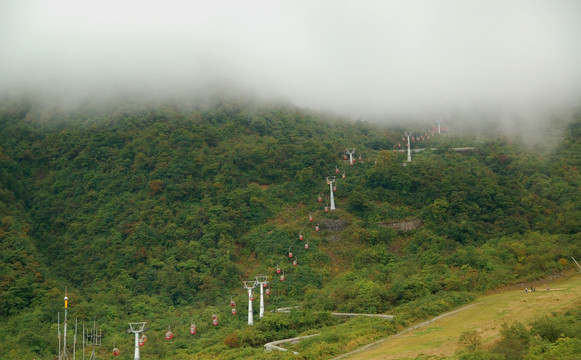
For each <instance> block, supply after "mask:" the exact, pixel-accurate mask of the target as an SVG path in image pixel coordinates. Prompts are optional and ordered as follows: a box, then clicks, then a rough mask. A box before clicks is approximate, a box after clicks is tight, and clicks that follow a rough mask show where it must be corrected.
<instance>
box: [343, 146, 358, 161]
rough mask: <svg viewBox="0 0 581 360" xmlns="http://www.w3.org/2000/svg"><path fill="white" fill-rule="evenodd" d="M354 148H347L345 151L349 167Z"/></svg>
mask: <svg viewBox="0 0 581 360" xmlns="http://www.w3.org/2000/svg"><path fill="white" fill-rule="evenodd" d="M355 150H357V149H356V148H348V149H345V152H346V153H347V154H349V165H353V154H354V153H355Z"/></svg>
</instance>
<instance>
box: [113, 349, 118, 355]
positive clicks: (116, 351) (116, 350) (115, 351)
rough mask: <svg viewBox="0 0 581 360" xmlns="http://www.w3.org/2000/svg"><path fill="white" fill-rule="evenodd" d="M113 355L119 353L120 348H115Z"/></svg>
mask: <svg viewBox="0 0 581 360" xmlns="http://www.w3.org/2000/svg"><path fill="white" fill-rule="evenodd" d="M113 355H115V356H117V355H119V349H117V348H113Z"/></svg>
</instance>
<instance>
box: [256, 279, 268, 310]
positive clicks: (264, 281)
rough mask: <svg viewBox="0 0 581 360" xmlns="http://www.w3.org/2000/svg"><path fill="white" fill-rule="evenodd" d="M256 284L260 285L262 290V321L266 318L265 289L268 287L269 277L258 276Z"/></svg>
mask: <svg viewBox="0 0 581 360" xmlns="http://www.w3.org/2000/svg"><path fill="white" fill-rule="evenodd" d="M256 283H257V284H258V287H259V288H260V313H259V314H260V315H259V316H260V318H261V319H262V317H263V316H264V288H265V287H267V286H268V276H263V275H260V276H257V277H256Z"/></svg>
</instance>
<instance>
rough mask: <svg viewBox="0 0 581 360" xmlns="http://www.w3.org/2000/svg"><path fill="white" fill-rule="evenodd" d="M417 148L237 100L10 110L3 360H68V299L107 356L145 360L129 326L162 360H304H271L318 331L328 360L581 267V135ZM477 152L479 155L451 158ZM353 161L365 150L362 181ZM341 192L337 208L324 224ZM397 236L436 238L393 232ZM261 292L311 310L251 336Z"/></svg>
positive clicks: (450, 140)
mask: <svg viewBox="0 0 581 360" xmlns="http://www.w3.org/2000/svg"><path fill="white" fill-rule="evenodd" d="M426 125H429V124H426ZM403 130H404V129H398V128H392V129H389V128H382V127H379V126H375V125H372V124H368V123H365V122H361V121H357V122H353V121H349V120H348V119H342V118H340V117H337V116H332V115H328V114H318V113H313V112H310V111H305V110H303V109H300V108H296V107H293V106H290V105H280V104H263V103H259V102H255V101H251V100H242V99H232V98H230V99H227V98H223V97H216V98H209V99H207V100H206V101H205V102H203V103H202V102H200V103H198V104H196V105H188V106H185V105H181V104H175V103H159V104H154V105H140V104H132V103H129V102H127V103H121V104H109V105H107V106H105V105H103V106H95V105H90V104H87V105H85V106H82V107H80V108H78V109H77V110H74V111H70V110H67V111H65V110H62V109H60V108H59V107H58V106H46V105H41V104H40V103H39V102H37V101H35V100H33V99H26V98H21V99H3V100H2V101H0V238H1V240H2V241H1V244H0V257H1V261H0V319H1V321H0V348H2V349H8V350H7V351H2V353H3V354H2V358H3V359H24V358H31V359H32V358H36V359H53V358H55V356H56V354H57V353H58V340H57V313H58V312H59V311H61V320H62V310H63V301H62V299H63V296H64V291H65V288H67V289H68V296H69V298H70V301H69V304H70V311H69V330H70V329H71V328H72V325H71V324H72V323H73V322H72V321H71V319H75V318H77V319H78V321H79V324H83V323H85V324H87V326H88V324H89V323H91V324H92V321H93V319H96V321H97V324H98V327H99V328H102V329H103V334H104V339H103V345H104V346H103V347H101V348H99V349H98V352H100V354H102V355H100V356H102V357H104V358H111V357H112V355H111V349H112V347H113V343H114V342H115V343H116V344H117V346H118V347H119V348H120V349H121V355H119V356H118V357H117V358H119V359H131V358H132V356H133V355H132V354H133V353H132V349H133V338H132V336H131V335H128V334H127V333H125V330H126V328H127V323H128V322H136V321H147V322H148V326H149V330H148V332H147V335H148V337H149V339H150V340H149V342H148V343H147V345H145V346H144V347H143V348H142V357H143V358H144V359H192V358H216V357H217V358H224V359H241V358H256V357H261V358H273V359H274V358H283V357H287V356H288V357H289V358H292V357H293V356H294V355H292V354H283V353H276V354H272V353H264V352H263V350H262V347H261V346H262V345H263V344H264V343H265V342H267V341H272V340H277V339H284V338H288V337H293V336H297V335H300V334H305V333H315V332H320V333H321V336H319V337H316V338H312V340H309V344H310V345H309V346H308V348H306V349H304V351H301V354H300V356H301V357H304V358H309V359H310V358H312V359H319V358H320V359H324V358H329V357H332V356H334V355H339V354H341V353H344V352H347V351H349V350H353V349H354V348H356V347H357V346H359V345H361V344H365V343H368V342H371V341H373V340H375V339H377V338H380V337H383V336H386V335H388V334H391V333H395V332H396V331H397V330H398V329H401V328H403V327H405V326H406V325H407V324H409V323H410V322H413V321H415V320H419V319H424V318H427V317H430V316H434V315H437V314H440V313H442V312H445V311H448V310H450V309H453V308H456V307H458V306H460V305H462V304H467V303H469V302H470V301H472V300H473V299H474V298H475V296H476V295H477V294H481V293H483V292H484V291H486V290H488V289H493V288H496V287H499V286H501V285H506V284H514V283H518V282H525V281H533V280H535V279H539V278H542V277H544V276H546V275H547V274H552V273H558V272H561V271H563V270H566V269H571V268H573V267H575V264H574V263H572V262H571V261H570V260H571V256H580V257H581V236H580V235H579V232H580V230H581V195H580V192H579V185H580V177H579V167H580V166H581V142H580V139H581V117H579V116H578V117H577V118H576V120H574V121H572V122H571V123H570V124H569V125H568V126H567V128H566V130H565V132H564V134H563V137H562V139H559V143H558V144H557V146H556V147H555V148H554V149H553V150H551V151H550V152H544V153H541V152H538V151H535V150H531V149H529V148H525V147H524V145H523V144H522V142H521V141H519V140H518V139H509V138H487V139H479V140H476V139H475V138H472V137H468V136H461V135H457V136H453V135H450V136H436V135H430V139H429V140H428V139H427V138H426V139H425V141H416V142H414V144H413V147H416V146H418V144H421V146H422V147H423V146H426V147H434V148H437V149H436V150H434V151H423V152H420V153H417V154H414V155H413V160H412V162H411V163H408V164H407V166H402V163H403V162H405V155H404V154H401V153H394V152H393V151H392V150H393V149H394V147H395V148H396V149H398V144H400V145H401V144H404V143H403V142H402V136H401V134H402V131H403ZM420 130H421V128H420V129H416V130H413V129H412V131H414V133H416V134H420V135H423V132H421V133H420V132H419V131H420ZM420 135H418V136H420ZM424 144H425V145H424ZM464 146H471V147H475V148H477V151H473V152H462V153H460V152H455V151H453V148H454V147H464ZM346 148H356V149H357V151H356V153H355V159H356V160H357V161H356V163H355V164H354V165H352V166H350V165H349V161H345V160H344V158H343V156H344V153H345V149H346ZM359 156H361V161H360V160H359ZM337 169H338V170H339V173H337V172H336V170H337ZM343 173H344V174H345V177H343ZM329 176H337V179H336V183H335V185H336V187H337V190H336V193H335V201H336V205H337V210H335V211H329V212H325V211H324V206H325V205H326V204H328V203H329V191H330V189H329V185H327V184H326V182H325V177H329ZM319 195H320V196H321V197H322V198H323V201H322V202H318V199H317V198H318V196H319ZM309 215H312V216H313V221H312V222H310V221H309V219H308V217H309ZM397 220H400V221H404V220H405V221H407V220H410V221H411V220H415V221H416V223H418V221H420V222H419V223H421V226H419V227H417V228H413V229H410V230H407V231H399V230H394V229H393V228H392V227H390V224H391V223H392V222H393V221H397ZM317 224H318V225H319V226H320V231H315V230H314V226H315V225H317ZM299 234H302V235H303V236H304V238H305V239H304V240H299ZM305 242H308V243H309V248H308V249H305V247H304V243H305ZM289 252H292V253H293V258H292V259H290V258H289V257H288V253H289ZM294 259H296V260H297V261H298V265H297V266H293V265H292V260H294ZM277 267H279V268H281V270H282V271H284V275H285V281H280V280H279V276H280V275H279V274H277V272H276V269H277ZM257 275H269V276H271V279H270V280H271V284H270V288H271V290H272V295H269V297H267V300H266V304H267V310H272V309H274V308H277V307H283V306H299V309H298V310H296V311H293V312H291V313H290V314H282V313H271V312H267V313H266V315H265V317H264V318H263V319H260V320H258V314H257V312H256V309H257V308H258V302H257V301H255V306H254V308H255V325H254V326H253V327H248V326H247V325H246V320H247V310H246V306H247V305H246V304H247V295H246V292H245V290H244V289H243V288H242V285H241V282H242V281H243V280H250V279H253V278H254V277H255V276H257ZM231 298H232V299H233V300H235V302H236V303H237V304H238V307H237V310H238V311H237V312H238V313H237V315H231V314H230V300H231ZM331 311H339V312H362V313H389V314H394V315H396V318H395V320H394V321H386V320H380V319H361V318H355V319H351V320H346V319H343V318H337V317H333V316H331V315H330V312H331ZM214 313H215V314H217V315H218V317H219V320H220V325H219V326H216V327H213V326H212V325H211V315H212V314H214ZM191 321H195V322H196V324H197V326H198V333H197V334H196V335H194V336H191V335H189V333H188V330H189V325H190V322H191ZM79 326H80V325H79ZM168 326H171V328H172V329H173V331H174V333H175V335H176V336H175V338H174V339H172V340H171V341H166V340H165V339H164V338H163V334H164V333H165V331H166V330H167V328H168ZM79 333H80V330H79ZM79 336H80V335H79ZM69 339H72V333H70V335H69ZM79 344H80V340H78V345H77V348H79V347H80V345H79Z"/></svg>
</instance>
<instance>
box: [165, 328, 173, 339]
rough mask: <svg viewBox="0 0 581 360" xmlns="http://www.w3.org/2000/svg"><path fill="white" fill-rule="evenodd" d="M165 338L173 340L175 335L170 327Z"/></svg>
mask: <svg viewBox="0 0 581 360" xmlns="http://www.w3.org/2000/svg"><path fill="white" fill-rule="evenodd" d="M165 338H166V339H167V340H171V339H173V333H172V332H171V328H170V327H169V326H168V327H167V332H166V333H165Z"/></svg>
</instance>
